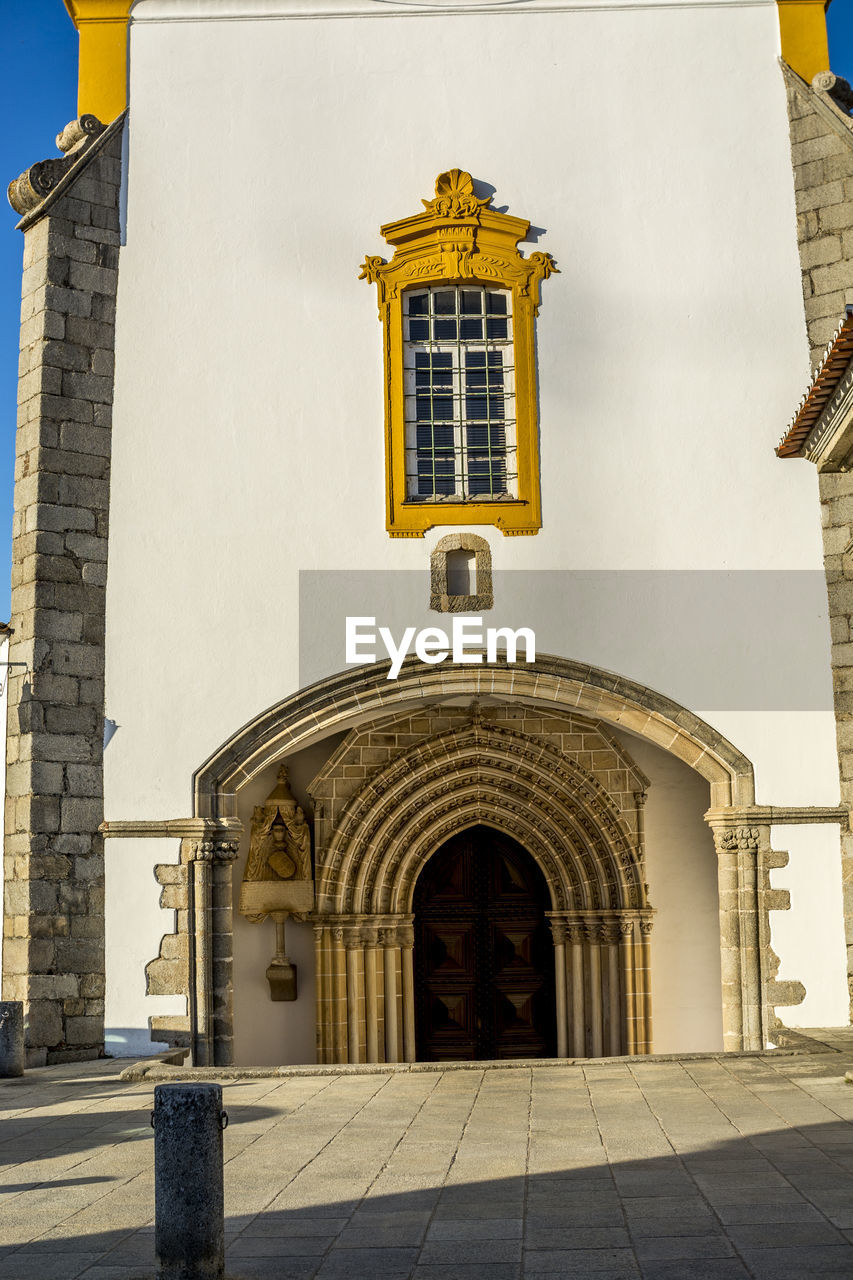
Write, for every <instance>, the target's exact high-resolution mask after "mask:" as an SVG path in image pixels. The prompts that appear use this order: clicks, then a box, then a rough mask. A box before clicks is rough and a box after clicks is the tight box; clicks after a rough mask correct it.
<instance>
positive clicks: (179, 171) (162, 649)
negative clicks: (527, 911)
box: [107, 0, 821, 817]
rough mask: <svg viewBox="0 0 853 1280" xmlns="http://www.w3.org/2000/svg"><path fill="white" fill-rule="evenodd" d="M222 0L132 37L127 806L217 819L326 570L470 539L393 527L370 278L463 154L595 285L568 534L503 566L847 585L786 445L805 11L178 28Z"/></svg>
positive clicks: (118, 500) (568, 472)
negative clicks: (298, 608)
mask: <svg viewBox="0 0 853 1280" xmlns="http://www.w3.org/2000/svg"><path fill="white" fill-rule="evenodd" d="M327 7H328V6H327ZM249 8H250V7H249V6H241V7H240V9H241V11H248V10H249ZM267 8H268V9H269V10H270V11H272V12H274V11H275V9H276V6H274V5H273V6H267ZM193 11H194V10H193V7H192V6H190V5H188V4H186V3H181V0H172V2H171V3H170V4H169V5H168V6H165V7H163V6H156V7H153V6H152V4H151V0H142V2H141V3H139V4H137V6H136V7H135V10H134V23H133V27H132V32H131V46H130V50H131V51H130V65H131V95H130V102H131V105H130V146H129V174H128V215H127V229H126V235H127V243H126V244H125V246H124V249H123V251H122V265H121V274H120V285H119V304H118V305H119V318H118V333H117V377H116V401H115V424H116V425H115V432H114V455H113V481H112V510H111V545H110V582H109V587H108V627H109V639H108V644H109V656H108V664H109V666H108V693H107V697H108V710H107V714H108V715H110V716H111V717H112V718H114V719H116V720H118V722H119V724H120V725H121V726H122V728H121V731H120V732H119V733H118V734H117V735H116V738H115V740H114V743H113V747H114V750H113V751H112V752H111V759H110V767H109V772H108V797H107V805H108V816H109V817H119V816H128V815H129V813H130V811H132V812H133V814H134V816H138V817H146V816H147V817H156V816H173V815H174V814H175V813H178V812H184V811H185V810H186V806H187V802H188V794H189V778H190V775H191V773H192V771H193V770H194V769H195V768H197V767H198V765H199V764H200V763H201V761H202V760H203V759H204V758H205V757H206V756H207V754H208V753H209V752H210V751H212V750H213V749H214V748H215V747H216V746H217V745H218V744H219V743H220V742H221V741H223V740H224V739H225V738H226V737H227V736H228V735H229V734H230V733H232V732H233V731H234V729H235V728H236V727H237V726H238V725H240V724H241V723H243V722H244V721H245V720H246V719H248V718H249V716H251V715H252V714H255V713H257V712H258V711H260V710H261V709H262V708H264V707H266V706H268V705H270V704H271V703H273V702H274V701H276V700H278V699H279V698H281V697H282V696H284V695H286V694H287V693H288V692H291V691H292V690H293V689H294V687H295V684H296V668H297V653H296V630H295V619H294V616H293V615H294V601H295V597H296V591H297V580H296V573H297V570H298V569H299V568H300V567H301V568H312V567H326V568H347V567H360V568H361V567H367V568H371V567H376V568H379V567H382V568H400V569H404V568H409V569H414V570H425V569H426V565H427V560H428V552H429V549H430V546H431V545H433V544H434V541H435V539H436V537H437V536H438V534H437V533H435V532H434V533H433V534H431V535H430V536H429V537H428V538H427V539H425V540H423V541H422V540H420V539H413V540H390V539H389V538H388V537H387V535H386V533H385V531H384V498H383V457H382V447H383V446H382V441H383V432H382V386H381V352H380V338H381V330H380V326H379V324H378V322H377V319H376V306H375V296H374V292H373V291H372V290H371V289H370V288H369V287H368V286H367V285H366V284H365V283H364V282H359V281H358V279H357V275H358V268H359V264H360V263H361V261H362V259H363V257H364V255H365V254H366V253H374V252H377V251H379V250H380V249H381V248H382V242H381V240H380V237H379V234H378V227H379V224H380V223H381V222H383V221H385V220H387V219H389V218H394V217H399V216H402V215H405V214H407V213H410V212H415V211H416V210H417V209H418V208H419V207H420V205H419V202H420V198H421V197H422V196H426V197H428V196H430V195H431V184H432V182H433V180H434V176H435V174H436V173H437V172H438V171H439V170H441V169H443V168H445V167H446V166H447V165H448V164H454V163H459V164H462V165H464V166H466V167H468V168H470V169H471V171H472V172H473V173H474V174H475V175H476V176H477V177H479V178H482V179H483V180H485V181H489V182H491V183H493V184H494V185H495V187H496V188H497V196H496V203H497V204H499V205H506V206H507V207H508V208H509V209H510V211H512V212H513V213H518V214H522V215H524V216H528V217H530V218H531V220H532V221H533V223H534V225H536V226H539V227H543V228H545V229H546V230H545V231H544V232H543V234H542V235H540V236H539V239H538V241H537V246H538V247H539V248H540V249H545V250H548V251H549V252H551V253H553V254H554V255H555V257H556V258H557V260H558V262H559V264H560V266H561V270H562V274H561V275H559V276H554V277H552V279H551V280H549V281H547V282H546V284H545V286H544V289H543V295H544V300H543V306H542V313H541V316H540V320H539V327H538V346H539V384H540V397H541V454H542V476H543V512H544V528H543V530H542V532H541V533H540V534H539V535H538V536H537V537H535V538H514V539H505V538H501V537H499V536H498V535H496V534H493V535H491V542H492V545H493V550H494V555H495V561H496V567H497V568H517V569H523V568H526V569H534V568H536V569H539V568H561V567H562V568H566V567H608V568H640V569H643V568H655V567H658V568H667V567H670V568H672V567H696V568H699V567H705V568H711V567H721V568H770V567H775V568H809V567H810V568H814V569H816V570H819V569H820V567H821V557H820V538H819V522H818V504H817V499H816V485H815V477H814V475H813V473H812V471H811V470H810V469H809V468H807V467H805V466H803V467H800V466H799V465H797V464H787V465H786V464H783V463H781V462H779V461H778V460H777V459H776V458H775V457H774V455H773V452H772V450H773V445H774V444H775V442H776V440H777V439H778V437H779V435H780V433H781V430H782V428H783V426H784V423H785V421H786V420H787V417H788V415H789V412H790V409H791V406H792V405H793V404H795V403H796V400H797V398H798V396H799V394H800V391H801V389H802V386H803V384H804V381H805V379H806V375H807V349H806V341H805V334H804V329H803V318H802V299H801V296H800V283H799V267H798V261H797V249H796V240H795V235H794V209H793V195H792V178H791V170H790V158H789V148H788V138H787V120H786V112H785V102H784V91H783V86H782V80H781V76H780V72H779V69H778V66H777V64H776V61H775V57H776V52H777V28H776V23H777V17H776V11H775V7H774V6H768V7H766V8H764V7H755V6H743V7H738V6H733V7H703V6H701V5H686V6H683V7H678V8H646V7H640V6H637V7H636V8H634V7H631V6H628V7H623V8H620V9H613V10H611V9H601V10H595V11H590V10H588V9H578V10H576V11H571V10H567V11H565V12H556V11H554V12H539V11H537V10H536V9H533V10H530V11H528V10H525V11H524V12H521V9H520V8H519V11H518V12H516V11H512V10H510V11H504V12H500V13H487V14H485V13H484V14H480V15H457V16H451V17H447V16H436V15H435V14H430V15H426V16H412V14H411V13H410V12H409V13H407V14H406V15H405V16H396V15H395V16H391V17H385V18H383V19H382V20H379V19H376V20H368V19H348V18H337V19H332V18H329V19H321V20H317V21H314V22H312V21H309V20H292V21H291V20H281V21H278V20H267V21H250V20H247V21H222V22H219V21H213V20H207V21H199V22H195V21H189V20H186V21H183V20H182V21H174V22H171V21H157V22H146V14H148V15H149V16H152V15H153V16H157V15H158V14H163V13H166V14H171V15H173V16H175V17H176V18H177V17H180V18H185V17H187V16H188V15H190V14H191V13H192V12H193ZM546 51H547V52H546ZM510 84H511V85H512V86H513V91H512V92H505V91H500V92H495V91H493V86H506V85H510ZM472 96H473V97H475V98H476V99H477V102H478V109H477V110H473V109H470V107H469V104H470V101H471V99H472ZM460 102H461V103H462V104H463V106H460ZM484 103H487V104H488V126H487V127H485V126H484V113H483V106H484ZM768 316H772V317H773V322H772V324H770V323H768ZM176 549H179V551H178V553H177V554H176ZM569 656H571V655H569ZM164 722H166V723H168V725H169V735H168V736H169V742H168V747H167V749H165V750H160V751H157V752H152V751H151V750H150V744H151V743H152V742H153V741H155V740H157V739H158V738H159V735H160V733H161V726H162V725H163V723H164Z"/></svg>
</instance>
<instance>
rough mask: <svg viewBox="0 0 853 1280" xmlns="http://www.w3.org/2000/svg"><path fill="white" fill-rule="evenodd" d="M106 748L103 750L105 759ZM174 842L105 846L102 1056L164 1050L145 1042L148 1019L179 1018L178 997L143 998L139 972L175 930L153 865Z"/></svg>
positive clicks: (171, 856) (173, 851)
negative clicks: (103, 1033)
mask: <svg viewBox="0 0 853 1280" xmlns="http://www.w3.org/2000/svg"><path fill="white" fill-rule="evenodd" d="M109 750H110V747H109V746H107V752H108V753H109ZM180 843H181V842H180V840H141V839H137V840H124V839H120V840H113V839H110V840H105V841H104V869H105V881H106V892H105V915H106V968H107V985H106V999H105V1003H104V1025H105V1039H106V1051H107V1053H109V1054H112V1056H113V1057H114V1058H138V1057H143V1056H145V1055H146V1054H151V1053H154V1052H155V1050H157V1049H158V1048H165V1047H166V1046H165V1045H164V1044H162V1043H160V1042H154V1043H152V1041H151V1036H150V1033H149V1028H148V1019H149V1018H151V1017H157V1016H159V1015H161V1014H179V1015H184V1014H186V1012H187V1002H186V999H185V998H183V997H181V996H148V995H146V994H145V966H146V965H147V964H148V961H149V960H153V959H154V958H155V957H156V956H157V955H159V952H160V939H161V938H162V936H163V934H165V933H173V932H174V929H175V912H174V911H164V910H163V909H162V908H161V907H160V893H161V886H160V885H159V884H158V883H157V881H156V880H155V879H154V866H155V864H156V863H158V862H175V863H177V861H178V855H179V853H180Z"/></svg>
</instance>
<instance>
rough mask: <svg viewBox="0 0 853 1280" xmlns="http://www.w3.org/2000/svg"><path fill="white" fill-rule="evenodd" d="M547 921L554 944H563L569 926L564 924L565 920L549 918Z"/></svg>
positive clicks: (558, 945)
mask: <svg viewBox="0 0 853 1280" xmlns="http://www.w3.org/2000/svg"><path fill="white" fill-rule="evenodd" d="M548 923H549V925H550V926H551V937H552V938H553V939H554V946H555V947H563V946H565V945H566V935H567V934H568V931H569V926H568V925H567V924H566V922H565V920H549V921H548Z"/></svg>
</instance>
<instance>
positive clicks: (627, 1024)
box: [619, 919, 637, 1054]
mask: <svg viewBox="0 0 853 1280" xmlns="http://www.w3.org/2000/svg"><path fill="white" fill-rule="evenodd" d="M619 944H620V950H621V952H622V1010H623V1012H622V1018H623V1021H622V1027H623V1041H624V1045H625V1052H626V1053H631V1054H633V1053H636V1052H637V1015H636V1008H635V1004H636V997H635V991H634V921H633V920H632V919H623V920H620V921H619Z"/></svg>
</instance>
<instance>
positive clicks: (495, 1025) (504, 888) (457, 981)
mask: <svg viewBox="0 0 853 1280" xmlns="http://www.w3.org/2000/svg"><path fill="white" fill-rule="evenodd" d="M549 906H550V898H549V894H548V889H547V885H546V883H545V878H544V876H543V875H542V872H541V871H540V870H539V868H538V867H537V865H536V863H535V862H534V860H533V858H532V857H531V856H530V854H529V853H527V852H526V850H525V849H523V848H522V846H521V845H520V844H518V843H517V842H516V841H514V840H512V839H510V838H509V837H508V836H504V835H502V834H500V833H499V832H497V831H494V830H492V829H491V828H490V827H482V826H480V827H472V828H469V830H467V831H464V832H462V833H461V834H460V835H458V836H454V837H453V839H451V840H449V841H448V842H447V843H446V844H445V845H443V846H442V848H441V849H439V850H438V852H437V853H435V854H434V855H433V857H432V858H431V859H430V860H429V862H428V863H427V865H426V867H425V868H424V870H423V872H422V873H421V875H420V877H419V879H418V883H417V885H416V886H415V899H414V916H415V983H416V1036H417V1056H418V1059H419V1060H421V1061H448V1060H457V1061H459V1060H468V1061H471V1060H477V1059H489V1058H541V1057H554V1056H556V1051H557V1046H556V1010H555V995H554V947H553V944H552V941H551V936H550V930H549V928H548V925H547V921H546V918H545V912H546V910H548V908H549Z"/></svg>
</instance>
